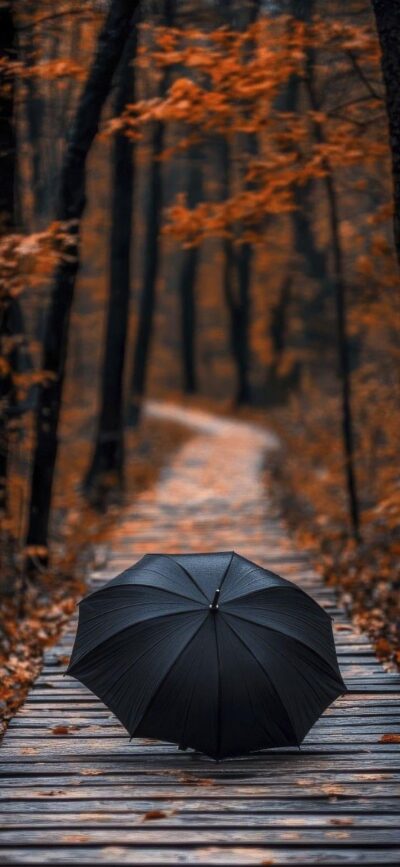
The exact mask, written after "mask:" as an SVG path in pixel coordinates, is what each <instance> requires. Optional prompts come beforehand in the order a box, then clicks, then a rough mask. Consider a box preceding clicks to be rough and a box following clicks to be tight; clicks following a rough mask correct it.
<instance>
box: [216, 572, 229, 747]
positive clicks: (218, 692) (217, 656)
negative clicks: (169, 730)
mask: <svg viewBox="0 0 400 867" xmlns="http://www.w3.org/2000/svg"><path fill="white" fill-rule="evenodd" d="M228 568H229V567H228ZM213 619H214V635H215V650H216V658H217V684H218V686H217V758H219V754H220V752H221V719H222V713H221V660H220V652H219V644H218V629H217V622H216V621H217V617H216V616H215V615H213Z"/></svg>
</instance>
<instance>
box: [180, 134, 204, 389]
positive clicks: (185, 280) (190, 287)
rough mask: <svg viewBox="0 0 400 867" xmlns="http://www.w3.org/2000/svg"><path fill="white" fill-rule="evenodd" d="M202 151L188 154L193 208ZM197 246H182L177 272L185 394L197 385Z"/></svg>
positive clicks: (198, 198) (200, 189) (200, 176)
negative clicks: (184, 247) (179, 265)
mask: <svg viewBox="0 0 400 867" xmlns="http://www.w3.org/2000/svg"><path fill="white" fill-rule="evenodd" d="M201 158H202V154H201V151H200V150H199V148H198V147H195V146H194V147H192V148H191V149H190V151H189V154H188V166H189V171H188V178H187V204H188V207H189V208H195V207H196V205H198V204H199V202H200V201H201V199H202V195H203V170H202V165H201ZM198 262H199V247H198V246H197V245H196V246H195V247H190V248H189V249H188V250H183V252H182V260H181V267H180V273H179V282H178V292H179V297H180V303H181V348H182V381H183V391H184V392H185V394H195V393H196V392H197V389H198V384H197V371H196V299H195V286H196V276H197V266H198Z"/></svg>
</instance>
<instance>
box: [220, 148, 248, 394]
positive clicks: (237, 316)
mask: <svg viewBox="0 0 400 867" xmlns="http://www.w3.org/2000/svg"><path fill="white" fill-rule="evenodd" d="M219 153H220V159H221V174H222V197H223V199H224V200H226V199H228V198H229V195H230V187H231V183H230V169H229V167H230V160H231V154H230V147H229V144H228V142H227V140H226V139H225V138H224V139H222V140H221V141H220V143H219ZM251 259H252V249H251V245H250V244H247V243H242V244H240V245H239V246H238V248H237V249H236V248H235V245H234V243H233V241H232V240H231V239H230V238H227V239H226V240H225V241H224V273H223V289H224V296H225V300H226V305H227V309H228V315H229V343H230V349H231V353H232V358H233V360H234V363H235V368H236V387H235V396H234V402H235V405H236V406H241V405H242V404H246V403H249V402H250V397H251V393H250V383H249V356H250V349H249V322H250V291H249V290H250V265H251Z"/></svg>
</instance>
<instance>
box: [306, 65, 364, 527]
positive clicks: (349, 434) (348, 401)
mask: <svg viewBox="0 0 400 867" xmlns="http://www.w3.org/2000/svg"><path fill="white" fill-rule="evenodd" d="M305 86H306V90H307V93H308V96H309V101H310V106H311V109H312V111H314V112H318V111H320V109H321V106H320V102H319V99H318V96H317V93H316V89H315V82H314V65H313V61H312V57H311V59H310V62H309V64H308V73H307V77H306V79H305ZM314 136H315V140H316V141H317V142H318V143H319V144H323V143H324V132H323V127H322V124H319V123H316V124H314ZM322 182H323V184H324V186H325V191H326V199H327V205H328V215H329V226H330V237H331V244H332V261H333V281H332V282H333V293H334V301H335V307H336V328H337V352H338V367H339V378H340V390H341V409H342V411H341V427H342V441H343V452H344V463H345V478H346V489H347V498H348V503H349V516H350V523H351V527H352V534H353V537H354V539H355V541H356V542H360V541H361V530H360V506H359V496H358V487H357V476H356V469H355V437H354V420H353V407H352V387H351V353H350V343H349V336H348V325H347V286H346V279H345V271H344V261H343V252H342V244H341V238H340V231H339V206H338V197H337V192H336V184H335V178H334V174H333V171H332V167H331V165H330V163H329V160H328V159H326V162H325V175H324V178H323V181H322Z"/></svg>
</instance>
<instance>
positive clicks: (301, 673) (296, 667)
mask: <svg viewBox="0 0 400 867" xmlns="http://www.w3.org/2000/svg"><path fill="white" fill-rule="evenodd" d="M230 616H231V617H237V618H238V619H239V620H244V621H245V622H246V620H245V618H244V617H240V616H239V615H236V614H233V615H232V614H231V615H230ZM247 622H249V621H247ZM228 625H229V624H228ZM256 625H260V624H256ZM231 628H233V627H231ZM261 628H262V629H266V630H267V631H268V629H269V627H268V626H264V627H261ZM270 631H271V632H275V631H276V630H274V629H271V630H270ZM236 634H237V633H236ZM278 634H279V633H278ZM287 638H288V639H289V641H291V640H292V641H296V639H291V638H290V636H287ZM242 640H243V641H244V639H242ZM298 643H299V644H301V645H302V647H306V648H307V650H310V649H311V648H308V647H307V645H305V644H303V643H302V642H301V641H299V642H298ZM246 646H248V645H246ZM273 652H274V653H276V654H277V655H278V656H283V658H284V659H285V660H286V662H287V663H288V664H289V665H291V666H292V668H294V670H295V671H296V672H297V674H299V675H300V676H301V677H302V678H303V679H304V680H305V681H306V683H307V684H308V686H309V688H310V689H311V691H312V692H313V693H314V695H315V697H316V698H317V700H318V701H319V700H320V697H319V695H318V693H317V692H316V690H315V686H314V683H313V682H312V681H311V680H310V679H309V678H308V677H307V675H306V674H305V672H304V671H302V670H301V668H300V669H299V667H298V666H297V665H296V663H295V662H293V660H292V659H289V660H288V659H287V658H286V656H285V654H283V653H282V651H279V650H276V649H274V648H273ZM312 652H314V653H315V651H312ZM316 656H317V658H321V657H318V654H316ZM255 658H256V657H255ZM328 665H329V663H328ZM329 668H330V669H331V671H333V669H332V668H331V666H329ZM334 673H335V676H336V678H337V673H336V672H334ZM267 677H268V675H267ZM340 680H341V681H342V683H343V679H342V677H341V675H340ZM341 694H342V693H338V695H341ZM278 695H279V693H278ZM281 701H282V703H283V699H281ZM285 707H286V706H285ZM287 713H289V711H287ZM314 722H315V720H314ZM313 725H314V723H312V724H311V726H310V728H312V726H313ZM308 731H309V729H308Z"/></svg>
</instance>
